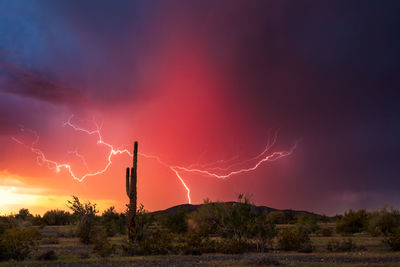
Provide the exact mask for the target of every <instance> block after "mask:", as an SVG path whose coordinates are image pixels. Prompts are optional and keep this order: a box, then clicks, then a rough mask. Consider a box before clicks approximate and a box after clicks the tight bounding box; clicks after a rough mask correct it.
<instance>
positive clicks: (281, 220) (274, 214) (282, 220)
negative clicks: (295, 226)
mask: <svg viewBox="0 0 400 267" xmlns="http://www.w3.org/2000/svg"><path fill="white" fill-rule="evenodd" d="M293 219H294V217H293V216H292V215H291V214H289V213H286V212H283V211H280V210H277V211H271V212H270V213H268V220H269V221H270V222H272V223H273V224H288V223H291V222H292V221H293Z"/></svg>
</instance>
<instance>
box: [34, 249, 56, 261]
mask: <svg viewBox="0 0 400 267" xmlns="http://www.w3.org/2000/svg"><path fill="white" fill-rule="evenodd" d="M36 259H37V260H39V261H53V260H57V259H58V257H57V254H56V253H55V252H54V250H49V251H46V252H43V253H42V254H40V255H39V256H37V258H36Z"/></svg>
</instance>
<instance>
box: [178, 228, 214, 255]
mask: <svg viewBox="0 0 400 267" xmlns="http://www.w3.org/2000/svg"><path fill="white" fill-rule="evenodd" d="M219 247H220V245H219V241H216V240H213V239H210V238H209V237H207V236H202V235H201V234H199V233H198V232H196V231H188V232H187V233H186V235H185V236H184V243H183V246H182V247H181V253H182V254H186V255H201V254H202V253H216V252H217V250H218V249H219Z"/></svg>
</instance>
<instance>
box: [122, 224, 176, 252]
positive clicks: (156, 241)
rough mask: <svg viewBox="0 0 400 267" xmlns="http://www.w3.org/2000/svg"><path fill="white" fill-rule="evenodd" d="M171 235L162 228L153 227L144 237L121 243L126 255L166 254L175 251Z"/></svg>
mask: <svg viewBox="0 0 400 267" xmlns="http://www.w3.org/2000/svg"><path fill="white" fill-rule="evenodd" d="M172 241H173V235H172V234H171V233H168V232H167V231H164V230H159V229H155V230H154V231H152V232H151V233H148V234H147V235H146V238H143V239H142V240H140V241H138V242H136V243H132V242H129V241H128V242H125V243H123V244H122V245H121V248H122V251H123V253H124V255H126V256H136V255H166V254H171V253H176V252H177V251H176V249H175V247H174V246H173V245H172Z"/></svg>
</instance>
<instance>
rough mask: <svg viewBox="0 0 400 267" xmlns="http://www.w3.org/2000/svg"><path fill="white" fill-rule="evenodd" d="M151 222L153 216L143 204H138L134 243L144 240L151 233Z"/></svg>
mask: <svg viewBox="0 0 400 267" xmlns="http://www.w3.org/2000/svg"><path fill="white" fill-rule="evenodd" d="M153 222H154V216H153V215H151V214H149V213H148V212H147V211H146V210H145V209H144V206H143V205H142V204H140V206H139V209H138V210H137V211H136V216H135V228H134V237H135V240H134V241H135V242H136V243H137V242H140V241H142V240H144V239H145V238H147V237H148V236H150V235H151V234H152V233H153V232H152V230H151V227H152V224H153Z"/></svg>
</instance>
